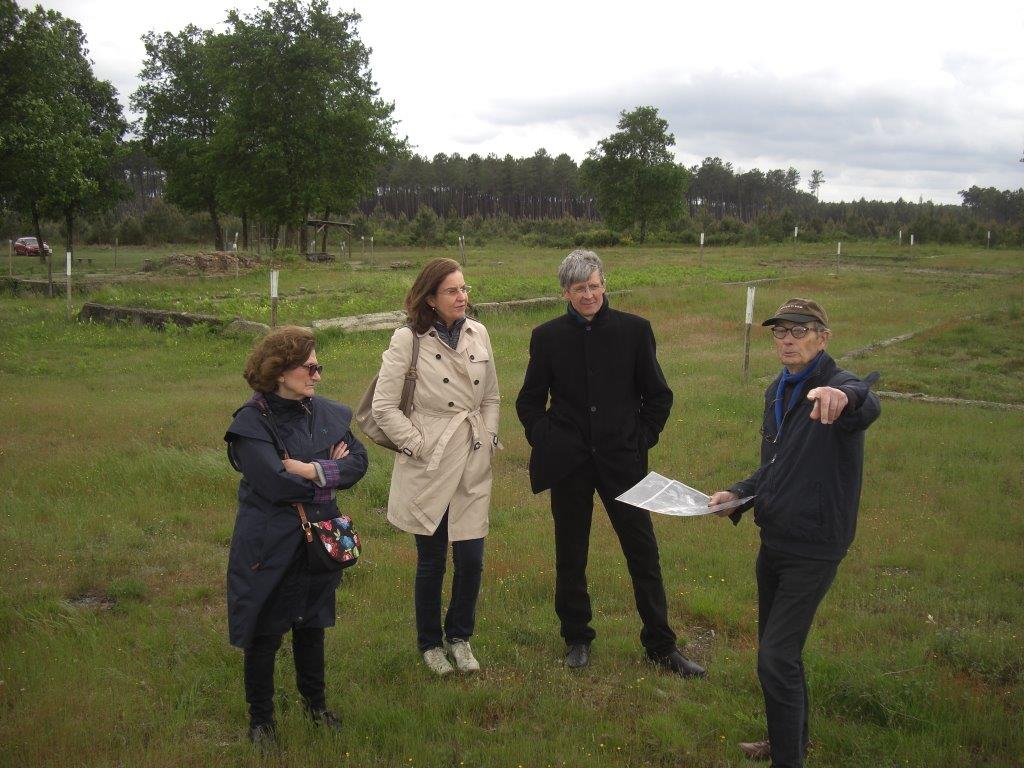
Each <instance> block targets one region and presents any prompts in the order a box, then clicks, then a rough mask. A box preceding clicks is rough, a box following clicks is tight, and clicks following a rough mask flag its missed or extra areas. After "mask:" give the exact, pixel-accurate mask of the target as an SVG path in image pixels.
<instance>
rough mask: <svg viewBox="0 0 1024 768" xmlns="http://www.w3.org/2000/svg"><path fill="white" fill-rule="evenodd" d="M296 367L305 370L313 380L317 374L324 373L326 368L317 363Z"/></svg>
mask: <svg viewBox="0 0 1024 768" xmlns="http://www.w3.org/2000/svg"><path fill="white" fill-rule="evenodd" d="M295 367H296V368H305V369H306V372H307V373H308V374H309V378H313V377H314V376H315V375H316V374H318V373H323V372H324V367H323V366H322V365H317V364H316V363H303V364H302V365H297V366H295Z"/></svg>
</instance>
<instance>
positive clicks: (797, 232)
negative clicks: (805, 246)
mask: <svg viewBox="0 0 1024 768" xmlns="http://www.w3.org/2000/svg"><path fill="white" fill-rule="evenodd" d="M799 234H800V227H793V255H794V256H796V236H797V235H799Z"/></svg>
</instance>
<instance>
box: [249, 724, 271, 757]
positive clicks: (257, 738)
mask: <svg viewBox="0 0 1024 768" xmlns="http://www.w3.org/2000/svg"><path fill="white" fill-rule="evenodd" d="M249 743H250V744H252V745H253V746H254V747H256V748H258V749H260V750H267V749H271V748H273V747H276V746H277V726H276V725H274V724H273V723H260V724H259V725H250V726H249Z"/></svg>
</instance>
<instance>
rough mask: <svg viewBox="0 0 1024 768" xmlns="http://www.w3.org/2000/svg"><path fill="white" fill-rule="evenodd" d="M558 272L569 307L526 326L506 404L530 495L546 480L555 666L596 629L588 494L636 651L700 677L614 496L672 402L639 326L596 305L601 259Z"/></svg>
mask: <svg viewBox="0 0 1024 768" xmlns="http://www.w3.org/2000/svg"><path fill="white" fill-rule="evenodd" d="M558 279H559V282H560V283H561V286H562V292H563V295H564V296H565V298H566V299H568V301H569V305H568V307H567V311H566V313H565V314H563V315H562V316H561V317H557V318H555V319H554V320H550V321H548V322H546V323H544V324H543V325H540V326H538V327H537V328H535V329H534V330H533V336H532V338H531V339H530V362H529V365H528V366H527V369H526V377H525V380H524V381H523V388H522V390H521V391H520V393H519V397H518V398H517V399H516V411H517V412H518V414H519V420H520V421H521V422H522V423H523V426H524V427H525V428H526V439H527V440H528V441H529V443H530V446H531V447H532V449H533V450H532V452H531V454H530V483H531V485H532V487H533V492H534V493H540V492H541V491H544V490H546V489H549V488H550V489H551V514H552V516H553V517H554V522H555V574H556V575H555V611H556V613H557V614H558V618H559V620H560V622H561V626H562V637H563V639H564V640H565V643H566V657H565V662H566V665H567V666H569V667H570V668H572V669H579V668H582V667H585V666H586V665H587V664H588V663H589V660H590V644H591V641H593V639H594V638H595V637H596V633H595V631H594V629H593V628H592V627H591V626H590V621H591V618H592V614H591V608H590V595H589V594H588V592H587V576H586V569H587V552H588V549H589V546H590V524H591V518H592V514H593V510H594V491H597V493H598V495H600V497H601V501H603V502H604V506H605V509H606V510H607V512H608V517H609V519H610V520H611V523H612V527H613V528H614V529H615V533H616V535H617V536H618V538H619V543H620V545H621V546H622V552H623V554H624V555H625V557H626V564H627V567H628V569H629V575H630V578H631V579H632V582H633V595H634V597H635V599H636V607H637V611H638V612H639V614H640V618H641V619H642V621H643V629H642V630H641V632H640V640H641V642H642V643H643V645H644V649H645V650H646V654H647V658H648V659H649V660H651V661H653V662H655V663H657V664H659V665H661V666H662V667H663V668H665V669H667V670H669V671H671V672H674V673H677V674H680V675H682V676H684V677H692V676H703V675H704V670H703V669H702V668H701V667H700V666H699V665H697V664H695V663H694V662H692V661H690V660H689V659H687V658H685V657H684V656H683V655H682V654H681V653H680V652H679V649H678V648H677V647H676V635H675V632H673V631H672V628H671V627H670V626H669V623H668V606H667V603H666V599H665V587H664V584H663V583H662V578H661V565H660V562H659V557H658V540H657V538H656V537H655V535H654V527H653V526H652V525H651V518H650V513H648V512H646V511H644V510H641V509H637V508H636V507H632V506H629V505H627V504H623V503H622V502H618V501H615V497H616V496H618V495H619V494H621V493H622V492H623V491H625V490H627V489H628V488H630V487H632V486H633V485H635V484H636V483H637V482H639V481H640V480H641V479H643V477H644V476H645V475H646V474H647V452H648V450H649V449H650V448H652V447H653V446H654V445H655V444H656V443H657V442H658V435H659V434H660V433H661V430H662V428H663V427H664V426H665V422H666V421H667V420H668V415H669V411H670V410H671V408H672V390H671V389H669V386H668V384H667V383H666V381H665V376H664V375H663V374H662V372H661V366H660V365H658V359H657V356H656V353H655V343H654V333H653V331H652V330H651V324H650V323H649V322H648V321H647V320H645V319H644V318H642V317H637V316H636V315H630V314H627V313H625V312H618V311H616V310H614V309H611V308H610V307H609V306H608V298H607V296H605V280H604V270H603V267H602V265H601V260H600V258H598V256H597V254H595V253H593V252H591V251H582V250H577V251H573V252H572V253H570V254H569V255H568V256H566V257H565V259H564V260H563V261H562V264H561V265H560V266H559V268H558ZM549 398H550V402H549Z"/></svg>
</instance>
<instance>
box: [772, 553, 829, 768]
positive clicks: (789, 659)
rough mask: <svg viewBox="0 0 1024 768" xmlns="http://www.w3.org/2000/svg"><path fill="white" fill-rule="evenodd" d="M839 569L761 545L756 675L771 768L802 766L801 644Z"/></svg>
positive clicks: (804, 703)
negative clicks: (761, 694) (770, 747)
mask: <svg viewBox="0 0 1024 768" xmlns="http://www.w3.org/2000/svg"><path fill="white" fill-rule="evenodd" d="M838 567H839V563H838V561H833V560H811V559H809V558H806V557H799V556H797V555H789V554H785V553H782V552H779V551H777V550H774V549H769V548H767V547H764V546H762V547H761V550H760V552H758V555H757V566H756V572H757V600H758V626H757V637H758V649H757V676H758V678H759V679H760V681H761V691H762V693H763V694H764V708H765V715H766V718H767V720H768V740H769V741H771V743H772V766H773V767H774V768H801V767H802V766H803V764H804V748H805V745H806V744H807V742H808V737H809V733H810V730H809V727H808V722H807V718H808V711H809V708H810V704H809V700H808V697H807V679H806V677H805V675H804V663H803V656H802V654H803V649H804V642H805V641H806V640H807V635H808V633H809V632H810V631H811V622H812V621H813V620H814V614H815V612H816V611H817V610H818V605H819V604H820V603H821V600H822V598H824V597H825V593H826V592H828V589H829V587H830V586H832V580H833V579H834V578H835V576H836V569H837V568H838Z"/></svg>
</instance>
